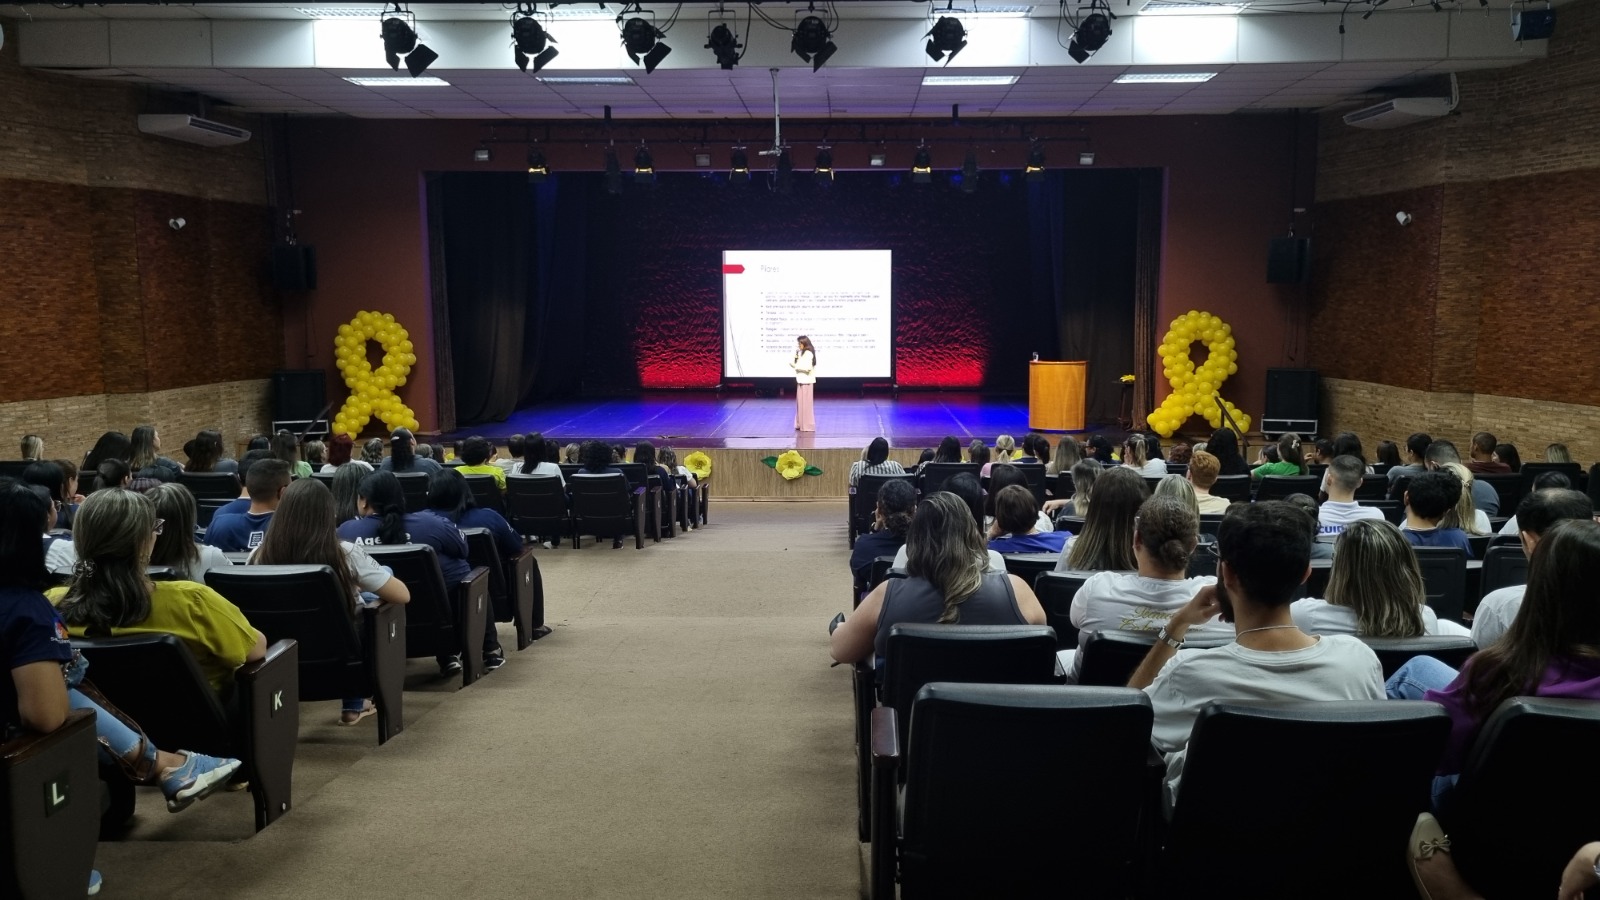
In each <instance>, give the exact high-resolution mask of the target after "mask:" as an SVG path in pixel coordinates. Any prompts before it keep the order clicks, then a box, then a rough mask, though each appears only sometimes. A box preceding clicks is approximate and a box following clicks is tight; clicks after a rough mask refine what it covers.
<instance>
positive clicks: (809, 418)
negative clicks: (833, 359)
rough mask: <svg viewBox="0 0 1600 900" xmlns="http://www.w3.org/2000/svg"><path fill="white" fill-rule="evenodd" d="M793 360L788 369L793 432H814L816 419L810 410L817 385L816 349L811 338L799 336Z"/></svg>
mask: <svg viewBox="0 0 1600 900" xmlns="http://www.w3.org/2000/svg"><path fill="white" fill-rule="evenodd" d="M796 340H797V341H798V345H797V346H796V348H795V351H794V359H793V360H791V361H790V363H789V368H791V369H793V370H794V430H795V431H816V430H817V418H816V415H815V413H813V412H812V409H811V391H812V388H813V386H815V385H816V383H817V376H816V369H817V348H816V347H814V346H812V344H811V338H808V337H806V336H805V335H803V334H802V335H800V337H799V338H797V339H796Z"/></svg>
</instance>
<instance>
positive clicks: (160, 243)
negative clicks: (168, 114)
mask: <svg viewBox="0 0 1600 900" xmlns="http://www.w3.org/2000/svg"><path fill="white" fill-rule="evenodd" d="M6 24H8V25H9V24H11V23H6ZM155 99H156V98H152V97H148V96H146V95H145V94H144V92H143V90H142V89H139V88H135V87H129V86H120V85H108V84H106V83H105V82H96V81H89V80H82V79H76V78H69V77H64V76H52V75H41V74H37V73H34V72H29V71H25V70H23V69H22V68H21V67H20V66H19V65H18V63H17V58H16V44H15V42H12V43H11V44H10V45H8V46H6V47H5V48H3V49H0V245H3V246H4V247H5V249H6V256H7V262H6V271H5V277H4V278H3V279H0V308H4V309H5V310H6V311H7V313H8V314H7V316H6V317H5V318H4V321H3V323H0V345H3V346H4V347H5V352H4V353H3V354H0V458H8V457H10V456H11V455H12V454H14V453H15V450H14V449H11V448H13V447H14V443H15V438H16V437H17V436H18V435H20V434H21V433H23V432H37V433H39V434H41V435H43V436H44V438H45V440H46V443H47V445H49V446H54V447H56V448H57V450H55V451H52V452H58V453H60V454H62V455H67V456H74V457H75V456H78V455H80V454H81V452H82V450H83V449H84V448H86V447H87V445H88V443H90V442H92V441H93V440H94V438H95V437H96V436H98V435H99V433H100V432H102V431H105V430H108V429H113V428H115V429H121V430H127V429H128V428H130V427H132V426H133V425H135V424H138V423H140V422H146V421H153V422H156V423H157V424H158V425H161V426H162V427H163V429H164V430H165V431H166V432H167V437H168V443H169V444H170V445H171V449H173V450H176V449H177V448H178V447H179V446H181V444H182V442H183V440H186V439H187V438H188V437H189V436H191V435H192V434H193V433H194V432H195V431H197V430H199V429H200V428H202V427H221V428H222V429H223V430H224V433H225V435H227V436H228V438H229V439H230V440H232V439H234V436H235V435H239V436H240V437H243V436H248V435H247V432H254V431H258V430H261V429H263V428H265V427H266V425H267V415H266V407H265V404H266V402H267V400H268V396H267V390H268V388H267V381H266V378H267V376H268V375H270V373H271V372H272V370H273V369H275V368H277V367H279V366H281V365H282V359H283V350H282V347H283V337H282V335H283V326H282V322H281V318H282V317H281V315H280V313H279V311H278V300H277V297H276V294H275V292H274V291H273V290H272V288H271V286H270V283H269V280H268V272H267V263H268V260H269V258H270V253H271V241H272V229H271V221H270V218H269V211H268V208H267V206H266V195H265V191H266V188H265V183H266V179H265V171H264V165H263V160H262V141H261V139H260V138H259V137H257V138H255V139H253V140H251V141H249V142H247V143H245V144H242V145H239V146H237V147H229V148H205V147H199V146H194V145H189V144H182V143H178V142H174V141H168V140H162V139H159V138H153V137H150V136H147V135H143V134H140V133H139V131H138V128H137V116H138V114H139V112H140V111H141V110H145V109H149V108H150V106H149V104H150V103H152V102H153V101H154V100H155ZM163 111H166V108H164V109H163ZM236 124H239V125H241V126H242V127H246V128H250V129H251V130H253V131H259V130H260V124H259V123H257V122H251V121H242V120H241V121H237V122H236ZM178 217H181V218H183V219H185V220H186V221H187V225H186V226H185V227H184V228H183V229H182V230H181V231H174V230H173V229H172V228H170V227H168V225H167V222H168V220H169V219H173V218H178ZM80 445H82V446H80ZM69 451H71V452H69Z"/></svg>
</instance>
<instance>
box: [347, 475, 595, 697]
mask: <svg viewBox="0 0 1600 900" xmlns="http://www.w3.org/2000/svg"><path fill="white" fill-rule="evenodd" d="M601 446H602V447H604V446H605V445H603V444H602V445H601ZM609 452H610V451H609V448H608V449H607V453H608V455H609ZM356 509H357V511H358V512H360V514H361V516H360V518H356V519H351V520H350V521H348V522H345V523H343V524H341V525H340V526H339V529H338V531H339V539H340V540H342V541H349V542H350V543H352V544H356V545H357V546H375V545H379V544H390V545H393V544H427V545H428V546H430V547H432V548H433V550H434V553H435V554H436V555H437V556H438V559H439V569H440V571H441V572H443V573H444V583H445V586H446V587H447V588H448V587H449V586H450V585H453V584H457V583H459V582H460V581H461V580H462V579H464V578H466V577H467V575H469V574H471V572H472V564H471V563H469V562H468V561H467V539H466V538H464V537H462V536H461V529H459V528H457V527H456V526H455V525H454V524H453V523H451V522H449V521H447V520H445V519H443V518H441V517H439V516H437V515H435V514H433V513H431V512H417V513H408V512H406V495H405V491H404V490H403V489H401V487H400V479H398V478H396V477H394V473H392V472H383V471H378V472H373V473H372V474H370V475H368V476H367V477H366V478H363V479H362V480H361V485H360V487H359V488H357V490H356ZM437 662H438V663H439V674H440V675H456V674H459V673H460V672H461V657H460V655H459V654H442V655H440V656H439V657H438V658H437Z"/></svg>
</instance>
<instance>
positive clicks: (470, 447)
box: [456, 435, 543, 491]
mask: <svg viewBox="0 0 1600 900" xmlns="http://www.w3.org/2000/svg"><path fill="white" fill-rule="evenodd" d="M540 443H541V444H543V441H542V440H541V441H540ZM523 446H524V452H526V446H527V445H526V444H524V445H523ZM541 449H542V447H541ZM492 456H494V445H493V444H491V443H489V441H488V439H487V438H483V437H479V436H478V435H473V436H472V437H469V438H467V439H466V440H464V441H462V442H461V457H460V459H461V465H459V466H456V471H457V472H460V473H461V474H463V475H490V476H493V477H494V483H495V484H496V485H498V486H499V488H500V490H502V491H503V490H505V489H506V470H505V469H502V468H500V467H499V466H497V465H495V464H494V463H492V462H490V461H489V458H490V457H492Z"/></svg>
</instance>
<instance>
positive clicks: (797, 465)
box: [778, 450, 806, 481]
mask: <svg viewBox="0 0 1600 900" xmlns="http://www.w3.org/2000/svg"><path fill="white" fill-rule="evenodd" d="M805 473H806V458H805V457H804V456H801V455H800V451H798V450H785V451H783V452H782V453H780V454H778V474H779V475H782V476H783V480H784V481H793V480H795V479H796V478H799V477H800V476H801V475H804V474H805Z"/></svg>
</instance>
